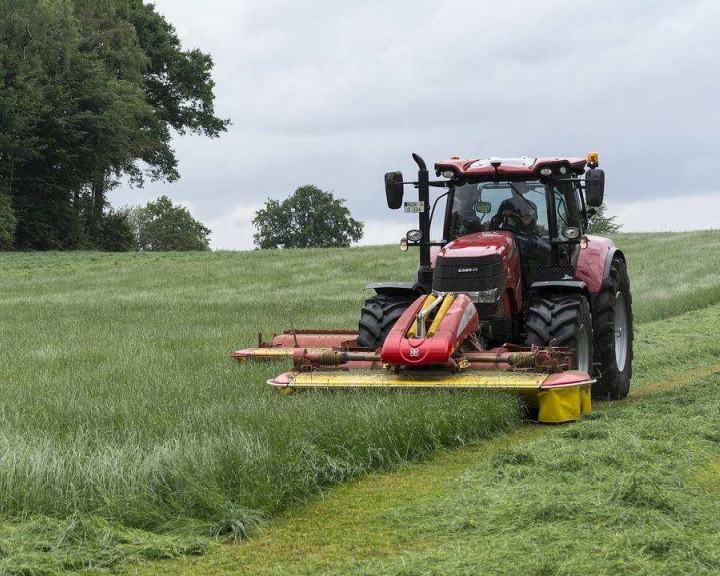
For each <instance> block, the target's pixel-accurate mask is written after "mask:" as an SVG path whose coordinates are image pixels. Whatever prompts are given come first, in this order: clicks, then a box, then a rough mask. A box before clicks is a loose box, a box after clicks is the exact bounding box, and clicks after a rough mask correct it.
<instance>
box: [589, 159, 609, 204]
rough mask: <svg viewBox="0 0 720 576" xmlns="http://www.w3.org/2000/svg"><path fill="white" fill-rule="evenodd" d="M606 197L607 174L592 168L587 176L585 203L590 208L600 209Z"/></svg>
mask: <svg viewBox="0 0 720 576" xmlns="http://www.w3.org/2000/svg"><path fill="white" fill-rule="evenodd" d="M604 196H605V172H604V171H603V170H601V169H600V168H591V169H590V170H588V171H587V173H586V174H585V201H586V202H587V205H588V206H592V207H594V208H598V207H599V206H600V205H601V204H602V203H603V198H604Z"/></svg>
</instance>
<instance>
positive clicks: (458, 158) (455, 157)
mask: <svg viewBox="0 0 720 576" xmlns="http://www.w3.org/2000/svg"><path fill="white" fill-rule="evenodd" d="M450 160H460V156H450Z"/></svg>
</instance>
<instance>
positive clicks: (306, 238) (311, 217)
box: [253, 184, 363, 249]
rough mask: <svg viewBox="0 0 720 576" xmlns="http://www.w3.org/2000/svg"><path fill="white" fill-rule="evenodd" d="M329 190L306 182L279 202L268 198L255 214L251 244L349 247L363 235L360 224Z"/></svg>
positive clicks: (287, 246) (263, 246) (341, 201)
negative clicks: (252, 241) (326, 190)
mask: <svg viewBox="0 0 720 576" xmlns="http://www.w3.org/2000/svg"><path fill="white" fill-rule="evenodd" d="M344 202H345V200H343V199H336V198H335V197H334V196H333V194H332V192H324V191H322V190H320V188H318V187H316V186H313V185H312V184H308V185H306V186H301V187H300V188H298V189H297V190H295V193H294V194H293V195H292V196H290V197H289V198H287V199H285V200H283V201H282V202H280V201H278V200H272V199H269V200H267V201H266V202H265V207H264V208H261V209H260V210H258V211H257V212H256V213H255V218H254V220H253V226H254V227H255V229H256V231H257V232H256V233H255V234H254V235H253V239H254V241H255V245H256V246H258V247H259V248H262V249H267V248H330V247H343V246H350V244H351V243H352V242H357V241H358V240H360V239H361V238H362V235H363V223H362V222H358V221H357V220H355V219H354V218H352V217H351V216H350V210H348V209H347V208H346V207H345V206H343V204H344Z"/></svg>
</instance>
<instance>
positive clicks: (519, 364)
mask: <svg viewBox="0 0 720 576" xmlns="http://www.w3.org/2000/svg"><path fill="white" fill-rule="evenodd" d="M477 329H478V315H477V310H476V308H475V306H474V305H473V303H472V301H471V300H470V298H469V297H468V296H467V295H466V294H447V293H446V294H436V295H435V294H434V295H428V296H420V297H419V298H418V299H417V300H416V301H415V302H414V303H413V304H411V305H410V306H409V307H408V309H407V310H406V311H405V312H404V313H403V315H402V316H401V317H400V318H399V319H398V320H397V322H396V323H395V325H394V326H393V328H392V329H391V331H390V333H389V334H388V336H387V338H386V340H385V342H384V343H383V345H382V348H379V349H377V350H372V349H368V348H359V347H358V345H357V333H356V332H350V331H315V332H312V331H297V332H295V331H290V332H285V333H283V334H281V335H280V336H275V337H274V338H273V340H272V341H271V342H264V341H263V339H262V335H258V348H247V349H245V350H238V351H237V352H235V353H233V357H235V358H236V359H237V360H238V361H241V362H244V361H247V360H249V359H251V358H252V359H271V358H287V359H288V360H292V364H293V370H292V371H291V372H286V373H285V374H280V375H279V376H276V377H275V378H273V379H271V380H269V381H268V384H270V385H272V386H274V387H275V388H276V389H279V390H281V391H284V392H285V393H290V392H293V391H295V390H306V389H321V390H336V389H378V390H381V389H400V390H413V389H419V390H447V389H454V390H490V391H501V392H512V393H515V394H518V395H520V396H521V397H522V398H523V399H524V400H525V402H526V403H527V404H529V405H530V406H532V407H535V408H537V409H538V420H539V421H540V422H548V423H559V422H570V421H573V420H577V419H578V418H580V416H581V415H582V414H585V413H587V412H590V387H591V385H592V384H593V383H594V380H592V379H591V378H590V376H589V374H587V373H586V372H580V371H575V370H571V369H570V368H571V367H572V366H573V365H574V357H573V354H572V353H571V352H570V350H568V349H567V348H558V347H552V346H551V347H548V348H538V347H536V346H532V347H530V348H525V347H519V346H514V345H511V344H507V345H505V346H504V347H501V348H494V349H492V350H484V349H482V347H480V346H479V342H478V341H477V338H476V337H475V334H476V332H477Z"/></svg>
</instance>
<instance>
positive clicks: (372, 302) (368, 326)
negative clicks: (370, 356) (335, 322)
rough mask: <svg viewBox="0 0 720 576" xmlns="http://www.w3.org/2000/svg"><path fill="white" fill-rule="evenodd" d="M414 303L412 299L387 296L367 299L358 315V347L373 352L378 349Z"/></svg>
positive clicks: (379, 295) (382, 295)
mask: <svg viewBox="0 0 720 576" xmlns="http://www.w3.org/2000/svg"><path fill="white" fill-rule="evenodd" d="M414 301H415V299H414V298H412V297H408V296H389V295H387V294H377V295H376V296H372V297H371V298H368V299H367V300H366V301H365V305H364V306H363V307H362V312H361V313H360V323H359V326H358V339H357V342H358V346H361V347H363V348H372V349H373V350H374V349H376V348H380V347H381V346H382V345H383V343H384V342H385V338H387V335H388V334H389V333H390V330H392V327H393V326H394V325H395V322H397V320H398V318H400V316H402V315H403V313H404V312H405V310H407V309H408V306H410V304H412V303H413V302H414Z"/></svg>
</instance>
